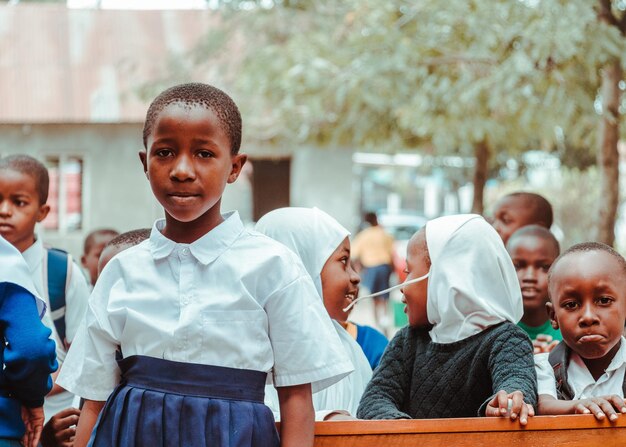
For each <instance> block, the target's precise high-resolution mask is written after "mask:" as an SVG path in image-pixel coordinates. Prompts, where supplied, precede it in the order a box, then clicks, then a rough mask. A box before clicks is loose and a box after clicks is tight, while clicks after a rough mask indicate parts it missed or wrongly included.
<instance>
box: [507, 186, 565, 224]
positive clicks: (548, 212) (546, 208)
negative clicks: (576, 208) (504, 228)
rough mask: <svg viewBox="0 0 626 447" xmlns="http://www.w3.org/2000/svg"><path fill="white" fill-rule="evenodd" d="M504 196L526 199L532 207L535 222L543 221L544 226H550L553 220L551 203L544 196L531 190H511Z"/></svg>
mask: <svg viewBox="0 0 626 447" xmlns="http://www.w3.org/2000/svg"><path fill="white" fill-rule="evenodd" d="M505 197H515V198H519V199H522V200H524V201H526V203H528V204H529V205H530V206H531V207H532V208H531V209H532V213H533V218H534V219H535V221H536V222H537V223H539V222H543V223H545V225H546V228H550V227H551V226H552V222H553V220H554V216H553V213H552V205H550V202H548V200H547V199H546V198H545V197H543V196H541V195H539V194H535V193H533V192H513V193H511V194H507V195H506V196H505Z"/></svg>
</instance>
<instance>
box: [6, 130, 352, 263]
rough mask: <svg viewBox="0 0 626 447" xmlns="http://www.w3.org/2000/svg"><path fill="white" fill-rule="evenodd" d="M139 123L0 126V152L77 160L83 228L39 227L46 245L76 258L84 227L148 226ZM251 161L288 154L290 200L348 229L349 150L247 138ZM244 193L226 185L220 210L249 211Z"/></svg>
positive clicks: (149, 200)
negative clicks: (274, 145)
mask: <svg viewBox="0 0 626 447" xmlns="http://www.w3.org/2000/svg"><path fill="white" fill-rule="evenodd" d="M141 131H142V125H140V124H58V125H55V124H42V125H26V126H22V125H0V155H8V154H14V153H22V154H28V155H32V156H34V157H37V158H39V159H44V158H45V157H46V156H50V155H54V156H59V155H73V156H80V157H82V158H83V160H84V176H83V182H84V184H83V215H84V218H83V219H84V220H83V229H82V230H80V231H73V232H67V233H64V232H58V231H43V229H39V230H38V231H39V233H40V234H41V236H42V237H43V239H44V241H46V243H49V244H50V245H53V246H57V247H60V248H64V249H66V250H68V251H70V252H71V253H72V254H73V255H74V256H75V257H80V254H81V253H82V244H83V240H84V238H85V236H86V235H87V233H89V232H90V231H91V230H93V229H95V228H102V227H112V228H115V229H117V230H118V231H128V230H131V229H134V228H141V227H150V226H151V225H152V223H153V222H154V220H155V219H157V218H160V217H162V216H163V211H162V209H161V207H160V205H159V204H158V202H157V201H156V200H155V199H154V196H153V195H152V191H151V190H150V185H149V183H148V181H147V180H146V177H145V175H144V173H143V170H142V167H141V163H140V162H139V157H138V156H137V153H138V152H139V150H140V149H142V147H143V146H142V141H141ZM244 147H245V151H246V153H248V154H249V156H250V157H251V158H253V159H254V158H255V157H256V158H271V157H284V156H285V155H290V156H291V160H292V164H291V205H292V206H307V207H310V206H317V207H319V208H321V209H323V210H324V211H326V212H328V213H329V214H331V215H332V216H335V217H336V218H337V219H338V220H339V221H340V222H341V223H342V224H343V225H344V226H346V227H347V228H348V229H350V230H353V229H354V228H355V227H356V225H357V224H358V216H357V200H356V191H354V188H353V173H352V152H351V151H349V150H329V149H328V150H327V149H314V148H297V149H284V148H267V147H266V148H263V147H258V146H254V145H252V144H249V143H247V144H246V145H245V146H244ZM251 197H252V195H251V191H250V186H249V184H247V183H246V181H245V179H244V178H240V179H239V180H238V181H237V182H236V183H235V184H233V185H229V187H228V188H227V191H226V193H225V194H224V198H223V200H222V209H223V210H228V209H238V210H240V214H241V215H242V218H244V219H247V218H249V217H250V216H251V209H252V206H251V203H250V202H251V200H252V199H251Z"/></svg>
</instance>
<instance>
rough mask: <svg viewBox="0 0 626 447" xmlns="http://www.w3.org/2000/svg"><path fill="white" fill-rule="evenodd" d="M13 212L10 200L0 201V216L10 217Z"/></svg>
mask: <svg viewBox="0 0 626 447" xmlns="http://www.w3.org/2000/svg"><path fill="white" fill-rule="evenodd" d="M11 214H12V212H11V206H10V205H9V203H8V200H3V201H2V202H0V216H5V217H8V216H10V215H11Z"/></svg>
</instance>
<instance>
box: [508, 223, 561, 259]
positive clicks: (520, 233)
mask: <svg viewBox="0 0 626 447" xmlns="http://www.w3.org/2000/svg"><path fill="white" fill-rule="evenodd" d="M524 236H532V237H537V238H539V239H543V240H544V241H547V242H548V243H550V244H552V246H553V247H554V249H555V250H556V254H557V255H558V254H559V253H560V252H561V246H560V245H559V241H557V240H556V238H555V237H554V234H552V232H551V231H550V230H548V229H547V228H546V227H542V226H541V225H526V226H525V227H522V228H520V229H518V230H517V231H515V232H514V233H513V234H512V235H511V237H509V240H508V241H507V243H506V247H507V248H509V246H510V245H511V244H513V243H514V241H515V239H517V238H520V237H524Z"/></svg>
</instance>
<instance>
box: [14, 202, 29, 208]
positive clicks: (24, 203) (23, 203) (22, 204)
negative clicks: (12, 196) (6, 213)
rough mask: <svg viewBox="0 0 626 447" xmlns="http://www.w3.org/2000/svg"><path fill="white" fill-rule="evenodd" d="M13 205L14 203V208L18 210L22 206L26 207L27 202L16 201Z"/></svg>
mask: <svg viewBox="0 0 626 447" xmlns="http://www.w3.org/2000/svg"><path fill="white" fill-rule="evenodd" d="M14 203H15V205H16V206H18V207H20V208H21V207H23V206H26V205H28V202H25V201H24V200H16V201H15V202H14Z"/></svg>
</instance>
